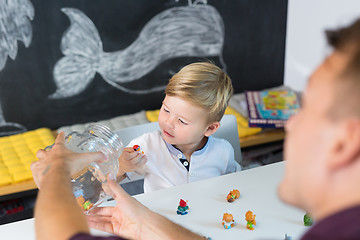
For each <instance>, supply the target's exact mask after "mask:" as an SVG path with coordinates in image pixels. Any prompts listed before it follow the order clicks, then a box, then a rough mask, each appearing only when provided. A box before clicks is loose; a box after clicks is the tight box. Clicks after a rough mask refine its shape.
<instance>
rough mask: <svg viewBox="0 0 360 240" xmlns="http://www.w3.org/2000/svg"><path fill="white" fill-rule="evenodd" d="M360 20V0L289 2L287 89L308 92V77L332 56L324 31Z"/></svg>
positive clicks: (286, 57) (286, 65) (286, 58)
mask: <svg viewBox="0 0 360 240" xmlns="http://www.w3.org/2000/svg"><path fill="white" fill-rule="evenodd" d="M357 17H360V0H289V2H288V20H287V33H286V49H285V68H284V69H285V74H284V85H286V86H289V87H292V88H293V89H295V90H298V91H302V90H304V89H305V86H306V82H307V79H308V77H309V76H310V75H311V73H312V71H313V70H314V69H315V68H316V66H317V65H318V64H319V63H321V61H322V60H323V58H324V57H325V56H326V54H328V53H329V52H330V50H331V49H330V48H329V47H327V43H326V39H325V34H324V30H325V29H333V28H336V27H339V26H344V25H347V24H349V23H351V21H353V20H354V19H355V18H357Z"/></svg>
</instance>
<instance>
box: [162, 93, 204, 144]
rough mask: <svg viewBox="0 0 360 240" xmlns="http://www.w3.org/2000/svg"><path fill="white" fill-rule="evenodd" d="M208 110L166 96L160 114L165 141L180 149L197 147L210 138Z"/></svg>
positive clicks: (177, 98)
mask: <svg viewBox="0 0 360 240" xmlns="http://www.w3.org/2000/svg"><path fill="white" fill-rule="evenodd" d="M207 116H208V113H207V112H206V110H204V109H202V108H200V107H197V106H194V105H191V104H190V103H188V102H187V101H184V100H182V99H181V98H179V97H173V96H166V97H165V99H164V101H163V104H162V106H161V109H160V113H159V126H160V129H161V134H162V136H163V138H164V140H165V141H166V142H167V143H169V144H172V145H175V146H176V147H178V148H179V149H181V150H183V147H185V148H186V147H190V146H193V147H196V146H197V145H198V144H199V143H200V142H201V140H203V138H204V136H209V135H211V134H209V130H208V128H209V125H210V124H207Z"/></svg>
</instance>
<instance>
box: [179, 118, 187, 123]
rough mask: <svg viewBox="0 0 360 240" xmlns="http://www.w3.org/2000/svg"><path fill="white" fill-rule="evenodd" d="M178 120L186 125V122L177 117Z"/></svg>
mask: <svg viewBox="0 0 360 240" xmlns="http://www.w3.org/2000/svg"><path fill="white" fill-rule="evenodd" d="M179 121H180V123H181V124H184V125H187V123H186V122H184V121H183V120H182V119H181V118H179Z"/></svg>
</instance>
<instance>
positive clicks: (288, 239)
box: [284, 234, 292, 240]
mask: <svg viewBox="0 0 360 240" xmlns="http://www.w3.org/2000/svg"><path fill="white" fill-rule="evenodd" d="M284 240H292V237H291V236H289V235H287V234H285V238H284Z"/></svg>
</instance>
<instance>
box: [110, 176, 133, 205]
mask: <svg viewBox="0 0 360 240" xmlns="http://www.w3.org/2000/svg"><path fill="white" fill-rule="evenodd" d="M107 182H108V186H109V189H110V190H111V192H112V194H111V196H112V197H113V198H114V199H115V200H116V202H119V200H121V199H124V198H129V197H130V195H129V194H128V193H127V192H125V190H124V189H123V188H122V187H121V186H120V184H118V183H117V182H116V181H114V180H112V179H110V177H108V180H107Z"/></svg>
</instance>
